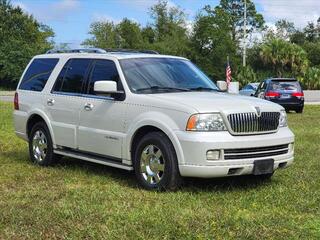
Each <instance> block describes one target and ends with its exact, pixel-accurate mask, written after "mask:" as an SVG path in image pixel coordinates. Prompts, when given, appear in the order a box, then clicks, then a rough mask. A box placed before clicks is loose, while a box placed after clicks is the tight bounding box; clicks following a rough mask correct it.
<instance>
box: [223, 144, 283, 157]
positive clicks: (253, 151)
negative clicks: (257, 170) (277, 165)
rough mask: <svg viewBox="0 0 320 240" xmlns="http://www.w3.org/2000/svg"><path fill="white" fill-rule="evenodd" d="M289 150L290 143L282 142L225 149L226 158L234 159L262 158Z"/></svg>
mask: <svg viewBox="0 0 320 240" xmlns="http://www.w3.org/2000/svg"><path fill="white" fill-rule="evenodd" d="M288 152H289V145H288V144H282V145H276V146H268V147H257V148H239V149H236V148H234V149H225V150H224V159H226V160H234V159H245V158H262V157H272V156H278V155H282V154H287V153H288Z"/></svg>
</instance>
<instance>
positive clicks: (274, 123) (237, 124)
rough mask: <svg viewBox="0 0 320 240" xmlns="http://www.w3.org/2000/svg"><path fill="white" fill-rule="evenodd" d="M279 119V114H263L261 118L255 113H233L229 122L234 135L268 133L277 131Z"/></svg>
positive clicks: (229, 117)
mask: <svg viewBox="0 0 320 240" xmlns="http://www.w3.org/2000/svg"><path fill="white" fill-rule="evenodd" d="M279 117H280V113H279V112H262V113H261V116H257V114H256V113H255V112H249V113H233V114H229V115H228V121H229V124H230V127H231V129H232V131H233V133H234V134H254V133H267V132H273V131H275V130H277V128H278V125H279Z"/></svg>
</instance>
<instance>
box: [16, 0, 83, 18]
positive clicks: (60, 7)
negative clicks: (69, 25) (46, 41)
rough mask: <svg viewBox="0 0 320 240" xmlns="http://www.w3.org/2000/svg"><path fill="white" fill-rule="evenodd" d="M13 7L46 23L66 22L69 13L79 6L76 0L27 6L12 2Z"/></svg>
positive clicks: (61, 0)
mask: <svg viewBox="0 0 320 240" xmlns="http://www.w3.org/2000/svg"><path fill="white" fill-rule="evenodd" d="M13 5H15V6H19V7H21V8H22V10H24V11H25V12H27V13H29V14H32V15H33V16H34V17H35V18H36V19H38V20H39V21H40V22H46V21H62V22H63V21H66V20H67V18H68V16H69V13H71V12H74V11H76V10H77V9H78V8H79V6H80V1H78V0H59V1H55V2H53V3H51V4H49V5H46V6H43V5H40V6H38V5H36V4H32V3H30V5H27V4H25V3H22V2H19V1H14V2H13Z"/></svg>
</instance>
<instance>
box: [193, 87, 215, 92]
mask: <svg viewBox="0 0 320 240" xmlns="http://www.w3.org/2000/svg"><path fill="white" fill-rule="evenodd" d="M189 90H190V91H199V92H200V91H215V92H220V90H219V89H214V88H209V87H195V88H189Z"/></svg>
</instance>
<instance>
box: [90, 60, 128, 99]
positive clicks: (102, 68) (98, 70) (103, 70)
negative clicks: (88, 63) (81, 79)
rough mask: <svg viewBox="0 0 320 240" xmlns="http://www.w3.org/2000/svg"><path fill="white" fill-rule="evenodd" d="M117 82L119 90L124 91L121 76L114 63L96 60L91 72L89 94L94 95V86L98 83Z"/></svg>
mask: <svg viewBox="0 0 320 240" xmlns="http://www.w3.org/2000/svg"><path fill="white" fill-rule="evenodd" d="M102 80H104V81H106V80H111V81H116V82H117V85H118V90H123V88H122V85H121V82H120V81H119V74H118V71H117V68H116V65H115V63H114V62H113V61H109V60H96V62H95V64H94V67H93V69H92V72H91V77H90V82H89V87H88V93H89V94H94V91H93V86H94V83H95V82H96V81H102Z"/></svg>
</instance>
